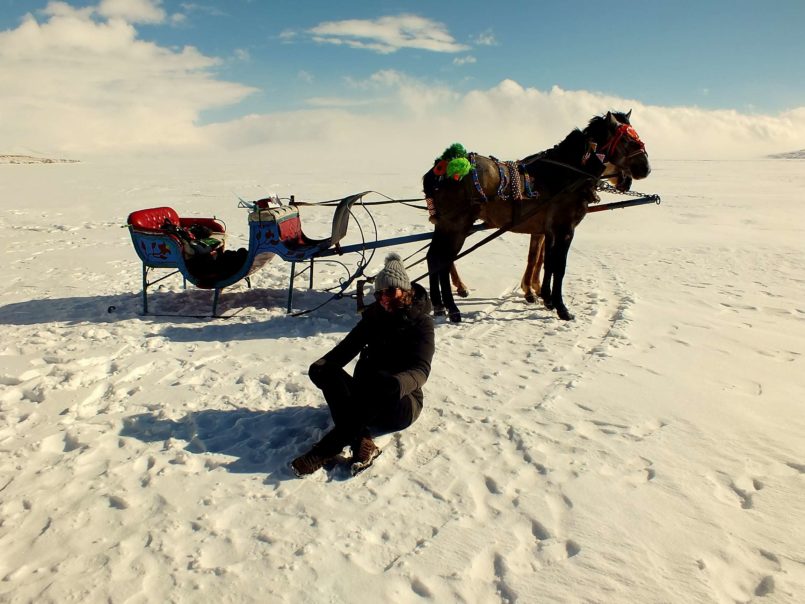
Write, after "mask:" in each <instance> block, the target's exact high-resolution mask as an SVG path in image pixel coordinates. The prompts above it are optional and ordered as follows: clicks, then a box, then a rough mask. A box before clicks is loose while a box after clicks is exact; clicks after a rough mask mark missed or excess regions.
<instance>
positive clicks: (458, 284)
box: [450, 263, 470, 298]
mask: <svg viewBox="0 0 805 604" xmlns="http://www.w3.org/2000/svg"><path fill="white" fill-rule="evenodd" d="M450 281H452V282H453V285H454V286H455V288H456V293H457V294H458V295H459V297H461V298H466V297H467V296H469V295H470V290H469V288H468V287H467V286H466V285H464V282H463V281H462V280H461V277H460V276H459V275H458V269H457V268H456V265H455V263H453V264H451V265H450Z"/></svg>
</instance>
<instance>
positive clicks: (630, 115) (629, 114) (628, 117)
mask: <svg viewBox="0 0 805 604" xmlns="http://www.w3.org/2000/svg"><path fill="white" fill-rule="evenodd" d="M631 118H632V110H631V109H629V113H627V114H626V119H627V120H630V119H631Z"/></svg>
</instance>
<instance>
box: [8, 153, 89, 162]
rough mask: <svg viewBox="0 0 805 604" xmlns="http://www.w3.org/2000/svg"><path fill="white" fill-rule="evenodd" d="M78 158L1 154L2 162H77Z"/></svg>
mask: <svg viewBox="0 0 805 604" xmlns="http://www.w3.org/2000/svg"><path fill="white" fill-rule="evenodd" d="M75 163H78V160H77V159H50V158H47V157H33V156H32V155H0V164H75Z"/></svg>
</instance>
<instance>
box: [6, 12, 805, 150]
mask: <svg viewBox="0 0 805 604" xmlns="http://www.w3.org/2000/svg"><path fill="white" fill-rule="evenodd" d="M26 23H27V26H26ZM32 23H35V24H36V27H32V26H31V25H32ZM803 30H805V2H803V1H802V0H780V1H772V2H769V3H767V4H766V5H765V6H764V5H763V4H762V3H760V2H757V1H754V2H748V1H743V0H735V1H732V2H728V1H712V2H706V1H699V2H692V1H677V2H671V1H667V2H661V1H654V0H643V1H637V0H633V1H621V0H613V1H611V2H607V3H603V2H592V1H588V0H583V1H567V2H541V1H537V0H531V1H514V2H508V3H505V4H503V5H501V4H500V3H490V2H479V1H476V0H465V1H463V2H451V1H445V2H440V3H433V2H401V1H396V2H395V1H387V0H374V1H365V0H360V1H354V2H349V1H345V2H333V1H329V2H322V1H319V0H312V1H301V0H295V1H291V0H277V1H267V0H266V1H260V0H228V1H226V2H223V1H220V2H211V1H205V0H198V1H195V2H193V1H185V2H182V1H178V0H162V1H160V0H96V1H94V2H87V1H69V2H47V1H38V0H25V1H23V0H0V59H2V61H0V62H1V63H3V64H4V65H5V67H0V84H6V86H5V89H6V91H7V92H6V94H7V95H8V97H7V98H6V99H5V100H3V98H2V97H3V93H2V92H0V111H3V113H13V114H15V115H18V116H20V117H21V118H24V117H25V116H30V119H31V123H32V124H33V123H34V122H35V121H36V120H35V119H34V117H35V115H34V113H35V108H37V107H38V108H40V109H41V108H42V107H43V106H44V105H45V104H46V103H47V98H46V96H47V95H45V94H44V93H43V92H41V91H38V90H35V89H34V88H33V83H42V84H43V85H44V86H47V82H48V81H58V82H59V87H58V89H56V88H55V86H54V94H55V95H57V97H61V98H59V99H58V103H56V104H55V105H54V108H53V110H54V111H57V112H62V116H63V119H65V120H67V121H73V122H74V121H75V120H76V119H86V120H88V121H89V122H91V123H94V124H96V126H97V130H98V132H100V131H101V130H102V129H103V127H104V126H103V125H104V123H107V122H108V120H110V119H111V113H116V114H117V115H118V118H119V119H127V118H130V119H131V120H132V122H133V121H136V120H137V119H138V116H142V114H143V112H147V111H148V110H149V107H150V108H151V110H152V111H153V114H154V116H155V119H156V121H160V120H165V126H164V128H168V130H170V131H171V132H173V133H174V134H173V136H174V137H175V136H177V133H179V123H180V122H184V123H185V126H186V128H185V129H184V130H182V131H181V138H182V140H183V141H184V143H183V144H187V145H192V144H194V142H193V140H194V136H195V135H198V141H201V140H202V139H204V140H205V141H208V140H209V138H208V136H207V135H208V134H209V132H215V134H216V136H218V137H219V139H221V138H223V139H227V140H230V141H231V140H233V137H234V138H237V135H236V134H235V133H234V130H233V131H232V132H229V133H222V132H221V130H222V127H221V125H222V124H228V123H235V122H238V121H239V120H241V121H242V120H243V119H244V118H246V117H247V116H249V117H250V119H256V117H255V116H262V117H263V118H264V123H265V122H266V120H269V119H270V116H277V115H287V114H294V115H295V116H296V117H297V118H299V119H302V118H301V117H300V113H299V112H304V111H317V112H323V111H326V110H330V111H333V112H337V113H333V114H331V115H344V112H346V117H347V118H356V117H359V116H361V115H367V114H371V115H376V116H378V115H385V116H386V117H388V118H389V119H392V118H396V119H397V120H398V121H399V120H405V119H406V118H408V117H410V116H411V114H412V112H413V113H417V111H418V109H417V108H413V109H412V104H416V103H419V102H422V103H424V102H425V101H424V100H422V99H427V102H428V103H431V105H429V107H430V110H431V111H436V110H435V107H436V106H437V105H438V106H439V107H440V109H439V111H438V113H439V115H440V117H441V118H445V117H446V116H448V115H449V113H450V108H449V105H451V104H452V105H454V106H459V107H461V110H462V111H466V110H467V104H473V103H476V104H477V102H478V98H477V97H479V96H483V95H492V96H494V95H495V94H496V93H495V92H493V91H496V90H497V88H496V87H499V86H500V85H501V83H502V82H513V83H516V85H517V86H519V89H516V87H510V88H509V89H507V91H506V93H505V96H506V97H507V98H509V97H511V96H512V95H515V96H516V95H518V94H519V95H520V96H521V97H522V98H523V99H526V97H528V98H530V99H531V101H529V102H532V103H533V102H534V94H531V92H532V91H536V93H541V94H548V95H552V96H553V97H554V98H553V99H552V100H553V102H552V104H551V107H552V108H553V109H555V110H556V111H557V112H558V113H557V114H556V115H559V114H561V111H560V108H559V107H558V104H559V103H560V101H561V100H560V99H559V98H558V97H559V96H562V99H563V100H567V99H566V98H565V97H566V96H567V94H564V93H568V94H570V95H571V96H573V100H574V103H575V105H578V104H579V101H578V99H579V98H580V97H579V95H582V96H584V95H587V96H589V95H592V96H594V97H597V98H598V99H599V100H600V101H601V102H602V103H604V102H609V101H611V100H612V99H624V101H625V102H629V103H637V104H638V105H639V106H646V107H650V108H652V109H653V110H654V111H655V112H656V111H658V110H659V109H663V110H665V111H666V114H665V117H666V121H667V119H668V116H669V115H672V114H673V115H680V112H686V113H683V115H692V112H699V113H697V115H700V116H707V115H708V114H707V113H706V112H708V111H712V112H715V113H714V114H712V115H715V116H716V117H717V119H722V120H724V121H725V123H726V121H728V119H727V118H728V116H730V115H733V114H737V115H739V116H740V117H741V119H749V120H751V119H752V118H753V117H756V118H759V119H760V120H761V122H762V127H760V128H759V131H760V132H761V136H767V135H768V136H770V137H773V136H777V135H776V134H775V133H774V132H777V130H779V131H782V130H784V129H786V128H787V129H788V130H789V131H790V130H791V128H792V125H793V127H794V128H796V129H798V128H799V127H800V126H801V121H800V118H801V117H802V116H801V115H800V114H801V113H802V112H803V111H805V109H802V108H804V107H805V77H804V76H805V68H804V67H803V65H805V42H803V36H802V33H801V32H802V31H803ZM116 58H117V60H118V62H117V63H115V59H116ZM149 61H150V62H151V63H150V64H149ZM49 70H52V72H49ZM31 73H33V74H34V75H33V76H31V75H26V74H31ZM20 78H22V79H20ZM28 79H30V80H32V81H31V82H30V83H28V84H23V83H21V82H22V81H23V80H28ZM93 85H95V86H97V87H98V88H99V90H98V91H94V90H93ZM118 87H119V90H120V91H121V94H119V95H115V94H114V91H115V90H118ZM73 88H75V90H72V89H73ZM149 88H153V90H157V91H159V92H157V93H152V91H151V90H150V89H149ZM171 88H173V89H174V90H175V92H176V97H177V99H174V100H171V99H170V96H171V95H170V90H171ZM2 89H3V87H0V90H2ZM552 90H553V91H554V92H553V93H552V92H551V91H552ZM556 90H559V91H560V92H562V93H563V94H562V95H558V93H556ZM9 91H10V92H9ZM59 91H62V92H59ZM132 94H137V95H138V97H137V98H139V103H140V106H139V108H137V107H134V106H133V105H131V106H129V105H127V101H126V98H127V96H126V95H128V98H131V95H132ZM27 95H30V96H29V97H28V98H27V99H26V96H27ZM574 95H575V96H574ZM52 96H53V95H50V97H52ZM417 96H419V97H421V98H420V99H419V100H417V101H414V100H412V99H414V97H417ZM537 96H539V94H537ZM11 97H13V98H14V101H13V102H12V101H10V100H9V98H11ZM99 97H102V98H100V99H99ZM584 98H586V96H585V97H584ZM21 99H22V100H21ZM523 102H526V101H525V100H524V101H523ZM571 105H573V103H571ZM115 107H117V108H115ZM406 108H407V110H406ZM607 108H608V107H603V109H604V110H605V109H607ZM542 109H543V110H546V107H542ZM107 110H110V114H109V115H108V116H107V115H106V114H104V111H107ZM800 110H802V111H800ZM572 111H580V109H579V108H578V107H575V106H574V107H573V109H572ZM93 112H94V113H93ZM669 112H670V113H669ZM319 115H321V113H319ZM552 115H554V114H550V115H549V116H547V119H549V120H550V119H552ZM574 115H575V114H574ZM70 116H72V117H70ZM792 116H793V117H794V118H796V119H794V121H793V122H792V121H791V119H792ZM169 117H170V119H172V120H174V121H173V122H172V123H171V124H168V123H167V120H168V118H169ZM96 118H97V119H96ZM5 119H7V117H4V120H5ZM53 119H54V120H55V118H53ZM535 119H539V118H537V117H536V116H535ZM780 119H782V120H783V121H782V122H779V120H780ZM803 119H805V118H803ZM105 120H106V122H105ZM774 120H778V122H779V123H775V122H774ZM347 122H349V119H347ZM660 122H662V120H660V119H659V118H658V117H655V118H654V120H653V122H652V123H654V124H659V123H660ZM345 123H346V122H345ZM188 124H189V125H188ZM190 126H192V127H194V128H196V129H197V130H198V132H192V131H191V130H192V128H191V127H190ZM206 126H212V128H209V129H208V130H206V131H205V130H204V127H206ZM770 129H771V130H770ZM135 130H136V133H137V136H134V137H133V138H134V139H136V140H132V141H131V142H132V145H137V144H147V142H148V141H147V136H146V131H145V130H144V129H143V128H142V127H140V126H137V127H136V128H135ZM772 130H773V131H774V132H772ZM72 132H73V134H69V133H68V130H65V134H64V136H73V138H74V139H75V137H76V136H77V133H76V132H75V131H72ZM265 133H266V135H268V134H269V133H271V135H272V136H279V133H278V131H277V126H276V124H275V125H273V126H271V127H270V128H268V130H266V131H265ZM202 134H203V136H202ZM789 134H791V133H790V132H789ZM0 135H5V138H6V139H8V135H13V137H12V138H14V139H21V138H25V131H24V130H23V128H22V125H20V124H18V125H17V126H16V129H15V130H14V131H13V132H4V131H3V130H2V129H1V128H0ZM801 135H802V132H800V131H799V130H797V131H796V132H795V133H794V135H793V136H790V137H789V140H790V142H789V140H780V141H779V143H776V144H779V145H793V144H797V141H798V140H800V139H801V138H802V136H801ZM54 136H55V134H54ZM34 138H35V137H34ZM103 138H104V137H103V136H101V135H100V134H98V135H95V137H94V139H93V140H94V142H93V141H92V140H89V139H88V141H87V143H88V144H87V146H88V147H92V146H93V145H96V146H97V145H98V144H101V146H103V145H104V144H105V145H108V144H110V143H109V141H107V142H105V143H103V142H102V141H101V139H103ZM115 138H116V139H117V140H118V142H119V141H120V140H121V137H120V136H116V137H115ZM99 141H101V142H99ZM73 142H74V143H76V144H75V145H73V146H74V147H75V148H80V144H77V143H78V141H76V140H73ZM19 144H20V145H24V144H25V142H24V141H22V140H20V141H19ZM802 144H803V146H805V140H802ZM67 146H68V147H69V146H70V145H67ZM783 150H785V149H783ZM0 152H2V149H0Z"/></svg>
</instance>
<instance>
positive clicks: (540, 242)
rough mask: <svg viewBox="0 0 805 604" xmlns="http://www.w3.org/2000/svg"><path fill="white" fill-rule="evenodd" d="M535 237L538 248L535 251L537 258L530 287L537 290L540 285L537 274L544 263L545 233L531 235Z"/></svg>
mask: <svg viewBox="0 0 805 604" xmlns="http://www.w3.org/2000/svg"><path fill="white" fill-rule="evenodd" d="M531 237H532V238H533V237H536V238H537V243H536V246H537V248H539V250H538V251H537V260H536V262H535V263H534V274H533V275H532V276H531V288H532V289H534V290H536V291H539V290H540V288H541V287H542V283H540V280H539V275H540V273H541V272H542V266H543V265H544V264H545V235H531Z"/></svg>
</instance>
